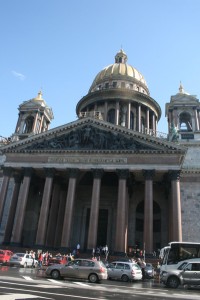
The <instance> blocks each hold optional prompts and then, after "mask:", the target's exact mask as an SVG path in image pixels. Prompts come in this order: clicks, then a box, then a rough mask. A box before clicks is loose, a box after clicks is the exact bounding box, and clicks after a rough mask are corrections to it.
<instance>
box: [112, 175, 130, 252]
mask: <svg viewBox="0 0 200 300" xmlns="http://www.w3.org/2000/svg"><path fill="white" fill-rule="evenodd" d="M128 174H129V172H128V170H118V176H119V186H118V200H117V219H116V233H115V248H114V249H115V251H117V252H126V248H127V245H126V244H125V242H126V224H127V221H126V209H127V203H126V201H127V198H126V191H127V189H126V180H127V177H128Z"/></svg>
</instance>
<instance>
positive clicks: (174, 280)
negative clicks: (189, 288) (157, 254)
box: [167, 276, 180, 289]
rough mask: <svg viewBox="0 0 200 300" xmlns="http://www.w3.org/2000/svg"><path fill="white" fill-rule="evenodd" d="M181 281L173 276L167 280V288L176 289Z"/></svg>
mask: <svg viewBox="0 0 200 300" xmlns="http://www.w3.org/2000/svg"><path fill="white" fill-rule="evenodd" d="M179 284H180V283H179V279H178V278H177V277H175V276H171V277H169V278H168V280H167V287H169V288H174V289H176V288H177V287H178V286H179Z"/></svg>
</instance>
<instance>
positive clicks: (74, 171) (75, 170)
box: [67, 168, 79, 178]
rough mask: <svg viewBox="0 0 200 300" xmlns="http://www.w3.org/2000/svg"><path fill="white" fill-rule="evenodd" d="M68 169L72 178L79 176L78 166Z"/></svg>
mask: <svg viewBox="0 0 200 300" xmlns="http://www.w3.org/2000/svg"><path fill="white" fill-rule="evenodd" d="M67 171H68V172H69V177H70V178H77V177H78V173H79V169H78V168H73V169H67Z"/></svg>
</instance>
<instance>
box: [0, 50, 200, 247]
mask: <svg viewBox="0 0 200 300" xmlns="http://www.w3.org/2000/svg"><path fill="white" fill-rule="evenodd" d="M199 112H200V104H199V100H198V99H197V98H196V96H192V95H189V94H188V93H186V92H185V91H184V89H183V87H182V85H180V87H179V92H178V93H177V94H176V95H174V96H172V97H171V99H170V102H169V103H166V111H165V113H166V117H167V122H168V134H160V133H158V131H157V124H158V122H159V119H160V117H161V113H162V112H161V108H160V106H159V104H158V103H157V102H156V101H155V100H154V99H153V98H151V96H150V92H149V89H148V87H147V84H146V81H145V79H144V77H143V75H142V74H141V73H140V72H139V71H138V70H136V69H135V68H134V67H132V66H131V65H129V64H128V63H127V55H126V53H125V52H124V51H123V50H122V49H121V50H120V51H119V52H118V53H117V54H116V56H115V62H114V64H111V65H109V66H107V67H106V68H104V69H103V70H101V71H100V72H99V73H98V74H97V76H96V77H95V79H94V81H93V83H92V85H91V87H90V89H89V91H88V93H87V95H86V96H84V97H83V98H82V99H80V101H79V102H78V103H77V106H76V113H77V117H78V118H77V120H75V121H74V122H71V123H69V124H65V125H62V126H59V127H57V128H54V129H49V125H50V123H51V120H52V119H53V112H52V110H51V108H49V107H48V106H47V104H46V102H45V100H44V99H43V97H42V93H41V92H39V93H38V96H37V97H36V98H33V99H31V100H28V101H25V102H23V103H22V104H21V105H20V106H19V118H18V121H17V125H16V129H15V132H14V134H13V135H12V136H11V137H10V138H9V139H8V140H7V141H6V142H5V141H2V143H1V147H0V167H1V169H0V224H1V227H0V243H1V244H4V245H17V246H23V247H33V246H34V247H40V248H51V249H66V248H70V249H71V248H73V247H75V245H77V244H78V243H79V244H80V245H81V249H82V250H85V251H86V250H91V249H93V248H95V247H97V246H105V245H108V247H109V249H110V250H111V251H113V252H128V251H130V249H132V248H135V247H137V248H140V249H144V250H145V251H146V253H151V252H153V251H154V250H156V249H158V248H161V247H163V246H165V245H166V244H167V243H168V242H169V241H182V240H184V241H200V236H199V232H200V230H199V229H200V222H199V218H198V215H199V213H200V188H199V182H200V176H199V175H200V159H199V154H200V113H199Z"/></svg>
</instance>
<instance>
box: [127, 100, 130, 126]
mask: <svg viewBox="0 0 200 300" xmlns="http://www.w3.org/2000/svg"><path fill="white" fill-rule="evenodd" d="M127 127H128V129H130V127H131V103H130V102H129V103H128V112H127Z"/></svg>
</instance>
